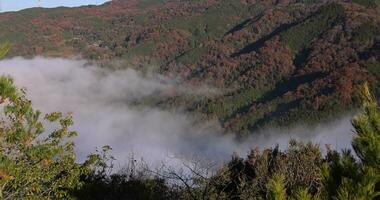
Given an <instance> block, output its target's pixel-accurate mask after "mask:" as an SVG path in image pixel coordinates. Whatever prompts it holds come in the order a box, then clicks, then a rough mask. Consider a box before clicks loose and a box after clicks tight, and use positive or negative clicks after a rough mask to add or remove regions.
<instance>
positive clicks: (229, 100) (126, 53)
mask: <svg viewBox="0 0 380 200" xmlns="http://www.w3.org/2000/svg"><path fill="white" fill-rule="evenodd" d="M379 4H380V3H379V1H378V0H346V1H343V0H337V1H323V0H322V1H321V0H272V1H271V0H261V1H260V0H114V1H111V2H109V3H106V4H104V5H102V6H96V7H95V6H90V7H80V8H56V9H42V8H34V9H28V10H23V11H20V12H11V13H3V14H1V15H0V41H8V42H10V43H11V44H12V49H11V50H10V52H9V54H8V56H10V57H12V56H26V57H31V56H36V55H44V56H53V57H58V56H59V57H77V56H78V55H79V56H81V57H83V58H85V59H89V60H95V61H98V62H100V63H103V64H105V65H110V63H114V61H118V63H123V65H121V66H127V65H128V66H134V67H135V68H139V69H141V70H149V71H156V72H159V73H162V74H165V75H174V76H176V77H181V80H182V81H183V83H184V84H189V85H192V86H194V87H196V86H199V85H205V84H207V85H209V86H212V87H216V88H218V89H219V90H220V91H222V92H221V93H220V94H218V95H213V96H206V97H199V96H196V95H183V94H175V93H173V94H170V95H167V96H165V98H153V97H152V98H149V99H146V101H143V102H137V103H139V104H144V105H149V106H159V107H162V108H165V109H167V108H170V109H172V108H181V109H183V108H185V110H187V111H189V112H194V113H197V114H200V116H202V117H204V118H205V119H218V120H219V121H220V122H221V124H223V127H224V128H226V130H229V131H233V132H236V133H240V134H244V133H248V132H250V131H252V130H256V129H260V128H263V127H267V126H289V125H292V124H295V123H299V122H304V123H315V122H319V121H321V120H322V119H328V118H329V117H331V116H333V115H336V114H339V113H343V112H345V111H349V110H351V109H353V108H355V107H356V106H357V104H358V103H357V102H358V101H357V95H356V92H355V85H357V84H359V83H362V82H365V81H369V82H370V84H372V88H373V89H374V90H375V92H376V95H377V97H379V96H380V84H379V83H378V81H379V80H380V37H379V35H380V14H379V13H380V7H379ZM113 66H114V65H113Z"/></svg>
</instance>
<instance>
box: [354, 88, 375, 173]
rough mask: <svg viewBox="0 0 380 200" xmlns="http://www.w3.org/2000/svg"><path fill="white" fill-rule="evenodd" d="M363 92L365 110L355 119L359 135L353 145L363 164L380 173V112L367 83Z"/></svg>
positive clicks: (355, 126)
mask: <svg viewBox="0 0 380 200" xmlns="http://www.w3.org/2000/svg"><path fill="white" fill-rule="evenodd" d="M361 93H362V94H361V96H362V98H363V101H364V105H363V106H364V112H363V113H362V114H361V115H359V116H358V117H356V118H355V119H354V120H353V123H352V124H353V126H354V128H355V132H356V134H357V135H356V137H355V138H354V139H353V141H352V146H353V148H354V150H355V152H356V154H357V155H358V157H359V158H360V160H361V161H362V162H363V164H364V165H365V166H366V167H372V168H374V169H376V170H377V172H379V174H380V114H379V112H378V107H377V103H376V100H374V97H373V96H372V94H371V93H370V92H369V88H368V86H367V85H365V86H364V88H363V89H362V90H361Z"/></svg>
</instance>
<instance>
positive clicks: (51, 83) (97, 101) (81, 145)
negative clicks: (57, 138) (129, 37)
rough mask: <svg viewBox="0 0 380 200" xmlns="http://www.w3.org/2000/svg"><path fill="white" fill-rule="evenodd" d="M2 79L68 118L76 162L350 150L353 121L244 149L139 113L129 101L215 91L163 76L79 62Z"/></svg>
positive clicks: (6, 68)
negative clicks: (100, 150)
mask: <svg viewBox="0 0 380 200" xmlns="http://www.w3.org/2000/svg"><path fill="white" fill-rule="evenodd" d="M0 74H3V75H10V76H12V77H13V78H14V79H15V82H16V84H17V85H18V86H19V87H25V88H26V89H27V94H28V97H29V98H30V99H31V100H32V102H33V104H34V106H35V107H36V108H38V109H40V110H41V111H42V112H52V111H62V112H65V113H72V114H73V117H74V122H75V124H74V127H73V129H74V130H76V131H78V133H79V136H78V137H77V138H76V145H77V146H76V151H77V153H78V157H79V160H83V159H84V158H85V156H86V155H87V154H88V153H89V152H92V151H94V149H95V147H101V146H103V145H110V146H111V147H112V148H113V151H112V154H113V155H114V157H115V158H116V159H117V160H118V162H119V164H120V165H122V164H123V163H125V162H126V161H127V159H128V158H129V156H130V155H131V153H133V154H134V156H135V157H142V158H144V160H145V161H146V162H147V163H150V164H152V165H157V164H159V163H161V162H167V163H169V164H176V163H178V162H181V160H186V159H192V158H194V157H199V156H201V157H202V159H205V160H209V161H210V160H212V161H224V160H228V159H229V158H230V156H231V155H232V153H233V152H236V153H238V154H241V155H242V156H244V155H245V154H246V153H247V152H248V151H249V149H250V148H251V147H260V148H264V147H271V146H273V145H274V144H276V143H278V144H279V145H280V147H285V146H286V144H287V142H288V141H289V139H290V138H297V139H301V140H304V141H313V142H316V143H320V144H322V145H323V144H331V145H332V146H333V147H335V148H347V147H350V140H351V138H352V126H351V124H350V119H351V117H352V116H347V117H345V118H342V119H339V120H337V121H335V122H332V123H331V124H327V125H326V124H324V125H320V126H317V127H315V128H313V129H312V130H310V129H309V128H305V127H299V128H296V129H293V130H289V131H284V130H275V129H274V130H268V131H265V133H261V134H253V135H252V136H251V137H249V138H247V139H246V140H245V141H243V142H237V141H235V140H234V138H233V137H232V136H231V135H230V136H225V135H224V136H222V135H220V134H219V133H218V130H219V128H220V127H218V124H217V123H212V122H208V123H204V124H199V123H198V124H194V121H195V119H194V118H192V116H188V115H186V114H185V113H173V112H168V111H165V110H160V109H157V108H141V107H140V108H136V107H134V106H133V104H132V102H134V101H136V100H137V101H138V100H139V99H141V98H143V97H148V96H152V95H161V94H162V93H165V92H168V91H173V90H174V91H175V92H177V93H189V92H193V93H196V94H197V95H207V94H208V93H210V92H213V90H208V89H205V88H206V87H205V88H203V89H199V90H194V89H192V88H190V89H189V88H186V87H184V86H179V85H178V84H177V82H176V81H175V80H171V79H168V78H166V77H162V76H154V75H151V76H143V75H141V74H139V73H138V72H137V71H134V70H131V69H125V70H117V71H109V70H107V69H104V68H101V67H98V66H95V65H88V64H86V62H85V61H83V60H66V59H47V58H41V57H37V58H34V59H30V60H28V59H23V58H13V59H9V60H3V61H0Z"/></svg>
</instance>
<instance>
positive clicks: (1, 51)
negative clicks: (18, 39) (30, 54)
mask: <svg viewBox="0 0 380 200" xmlns="http://www.w3.org/2000/svg"><path fill="white" fill-rule="evenodd" d="M9 49H10V44H2V45H0V59H2V58H3V57H4V56H5V55H6V54H7V53H8V51H9Z"/></svg>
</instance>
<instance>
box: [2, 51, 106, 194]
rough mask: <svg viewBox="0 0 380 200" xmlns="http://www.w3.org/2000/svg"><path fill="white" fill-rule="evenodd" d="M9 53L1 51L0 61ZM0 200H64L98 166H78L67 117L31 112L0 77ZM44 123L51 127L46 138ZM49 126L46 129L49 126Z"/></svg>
mask: <svg viewBox="0 0 380 200" xmlns="http://www.w3.org/2000/svg"><path fill="white" fill-rule="evenodd" d="M6 51H7V48H5V47H3V46H1V47H0V56H3V55H5V52H6ZM0 106H1V109H3V112H1V113H0V199H62V198H69V196H70V193H71V191H73V190H75V189H78V188H79V187H81V184H82V183H81V182H80V176H82V175H85V174H87V173H89V172H91V171H92V169H93V167H95V166H96V165H98V164H99V163H100V156H99V155H97V154H92V155H90V156H89V157H88V160H87V161H86V162H85V163H84V164H77V163H76V156H75V153H74V143H73V142H72V138H73V137H74V136H76V133H75V132H74V131H70V130H69V127H70V126H71V125H72V123H73V121H72V117H71V116H63V115H62V114H61V113H59V112H55V113H51V114H47V115H46V116H45V117H44V118H42V117H41V113H40V112H39V111H37V110H34V109H33V108H32V104H31V101H30V100H28V99H27V98H26V97H25V93H24V91H23V90H19V89H18V88H16V87H15V86H14V84H13V80H12V79H11V78H9V77H5V76H0ZM44 124H49V125H51V126H53V127H54V126H55V130H54V131H52V132H51V133H48V132H46V131H45V129H44ZM49 127H50V126H49Z"/></svg>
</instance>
